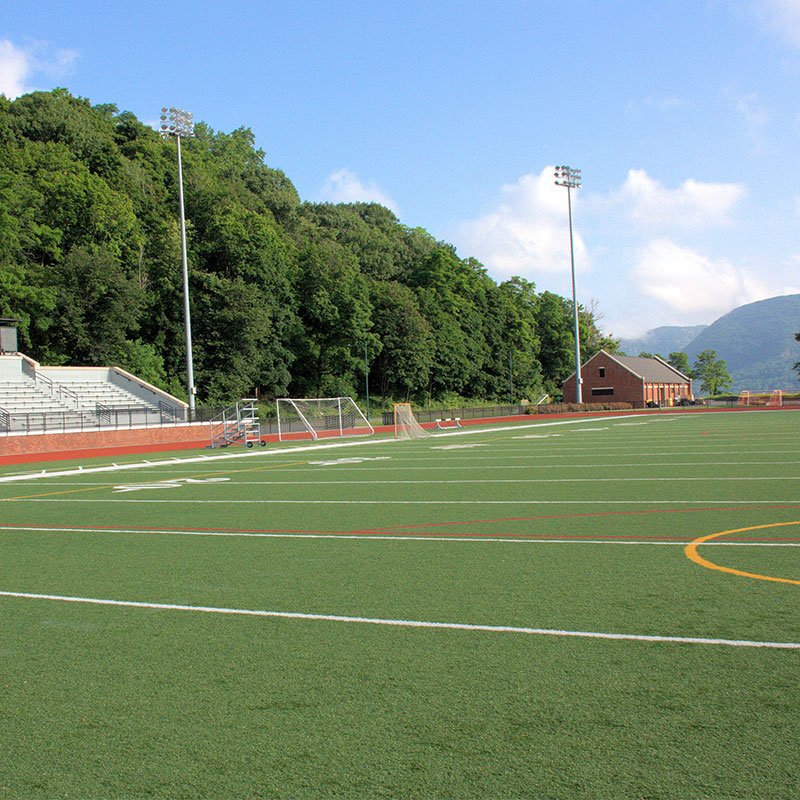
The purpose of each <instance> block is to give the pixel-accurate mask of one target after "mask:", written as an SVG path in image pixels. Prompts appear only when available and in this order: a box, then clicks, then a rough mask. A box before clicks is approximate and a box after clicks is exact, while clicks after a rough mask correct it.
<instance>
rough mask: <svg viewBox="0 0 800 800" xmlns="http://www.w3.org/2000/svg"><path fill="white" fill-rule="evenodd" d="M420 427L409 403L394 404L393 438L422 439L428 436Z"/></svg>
mask: <svg viewBox="0 0 800 800" xmlns="http://www.w3.org/2000/svg"><path fill="white" fill-rule="evenodd" d="M430 435H431V434H430V432H429V431H426V430H425V428H423V427H422V425H420V424H419V422H417V418H416V417H415V416H414V412H413V411H412V410H411V403H395V404H394V438H395V439H422V438H424V437H426V436H430Z"/></svg>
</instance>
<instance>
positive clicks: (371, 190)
mask: <svg viewBox="0 0 800 800" xmlns="http://www.w3.org/2000/svg"><path fill="white" fill-rule="evenodd" d="M319 195H320V199H321V200H322V201H324V202H327V203H380V204H381V205H383V206H386V208H388V209H390V210H391V211H393V212H394V213H395V214H398V207H397V203H395V202H394V200H392V198H391V197H390V196H389V195H388V194H387V193H386V192H385V191H384V190H383V189H381V188H380V186H378V185H377V184H376V183H370V184H368V185H365V184H363V183H362V182H361V181H360V180H359V179H358V177H357V176H356V175H355V174H354V173H353V172H351V171H350V170H349V169H347V168H346V167H345V168H343V169H340V170H338V171H337V172H333V173H331V174H330V175H329V176H328V177H327V178H326V179H325V183H324V184H323V186H322V189H321V190H320V192H319Z"/></svg>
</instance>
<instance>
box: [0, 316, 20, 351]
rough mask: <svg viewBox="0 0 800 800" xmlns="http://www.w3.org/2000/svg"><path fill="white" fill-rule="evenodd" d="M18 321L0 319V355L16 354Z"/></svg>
mask: <svg viewBox="0 0 800 800" xmlns="http://www.w3.org/2000/svg"><path fill="white" fill-rule="evenodd" d="M18 322H19V320H18V319H4V318H2V317H0V355H3V354H5V353H16V352H17V323H18Z"/></svg>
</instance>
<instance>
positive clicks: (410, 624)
mask: <svg viewBox="0 0 800 800" xmlns="http://www.w3.org/2000/svg"><path fill="white" fill-rule="evenodd" d="M0 596H3V597H15V598H23V599H29V600H58V601H61V602H66V603H89V604H91V605H101V606H125V607H128V608H150V609H156V610H163V611H198V612H201V613H205V614H237V615H241V616H250V617H277V618H281V619H302V620H314V621H320V622H352V623H361V624H366V625H390V626H393V627H399V628H438V629H445V630H458V631H481V632H484V633H522V634H527V635H529V636H562V637H573V638H582V639H616V640H621V641H635V642H664V643H676V644H707V645H727V646H729V647H765V648H773V649H781V650H800V642H759V641H753V640H749V639H712V638H705V637H696V636H658V635H649V634H635V633H602V632H599V631H567V630H557V629H550V628H525V627H517V626H513V625H476V624H471V623H463V622H426V621H423V620H410V619H380V618H372V617H347V616H340V615H337V614H305V613H301V612H297V611H262V610H255V609H248V608H217V607H214V606H186V605H178V604H175V603H145V602H138V601H135V600H107V599H102V598H98V597H70V596H67V595H56V594H34V593H30V592H3V591H0Z"/></svg>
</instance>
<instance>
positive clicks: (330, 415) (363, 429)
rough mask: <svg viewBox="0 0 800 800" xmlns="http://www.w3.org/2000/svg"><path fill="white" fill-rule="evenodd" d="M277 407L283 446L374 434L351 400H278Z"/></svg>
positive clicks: (334, 398) (324, 398)
mask: <svg viewBox="0 0 800 800" xmlns="http://www.w3.org/2000/svg"><path fill="white" fill-rule="evenodd" d="M276 406H277V411H278V439H279V440H280V441H282V442H283V441H285V440H287V439H307V438H308V437H309V435H310V436H311V438H312V439H321V438H327V437H335V436H369V435H370V434H372V433H375V429H374V428H373V427H372V425H370V424H369V420H368V419H367V418H366V417H365V416H364V415H363V414H362V413H361V409H360V408H359V407H358V406H357V405H356V404H355V401H354V400H353V398H352V397H300V398H291V397H279V398H278V399H277V401H276Z"/></svg>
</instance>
